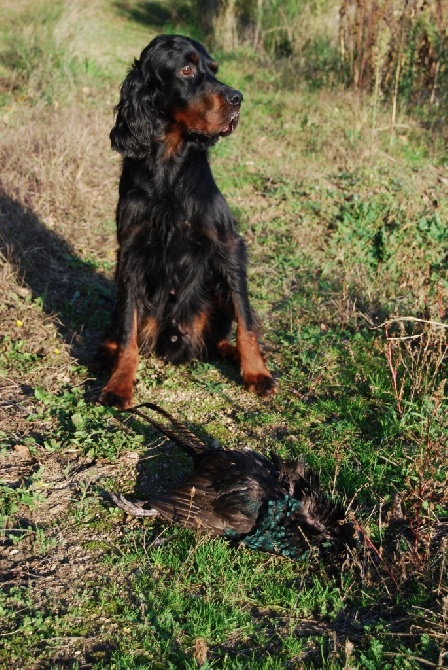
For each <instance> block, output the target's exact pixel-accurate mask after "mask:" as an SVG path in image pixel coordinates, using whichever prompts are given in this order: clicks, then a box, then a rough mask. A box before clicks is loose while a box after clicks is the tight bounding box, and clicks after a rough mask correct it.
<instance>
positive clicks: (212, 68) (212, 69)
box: [210, 60, 219, 74]
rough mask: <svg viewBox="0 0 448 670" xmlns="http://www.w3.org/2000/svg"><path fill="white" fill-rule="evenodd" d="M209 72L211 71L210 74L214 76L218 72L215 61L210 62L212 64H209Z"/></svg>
mask: <svg viewBox="0 0 448 670" xmlns="http://www.w3.org/2000/svg"><path fill="white" fill-rule="evenodd" d="M210 70H211V71H212V72H214V73H215V74H216V73H217V72H218V70H219V65H218V63H217V62H216V61H214V60H212V62H211V63H210Z"/></svg>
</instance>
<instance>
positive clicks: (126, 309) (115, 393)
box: [99, 282, 138, 409]
mask: <svg viewBox="0 0 448 670" xmlns="http://www.w3.org/2000/svg"><path fill="white" fill-rule="evenodd" d="M118 287H119V291H118V297H117V320H118V323H117V326H118V339H117V342H116V344H115V343H113V346H114V348H115V349H116V354H115V362H114V367H113V371H112V375H111V377H110V379H109V381H108V383H107V384H106V386H105V387H104V389H103V390H102V392H101V395H100V397H99V401H100V402H101V403H102V404H103V405H114V406H116V407H119V408H120V409H128V408H129V407H130V406H131V403H132V395H133V392H134V383H135V375H136V372H137V365H138V333H137V328H138V314H137V307H136V304H135V300H134V296H133V292H132V289H131V288H130V286H129V284H127V283H126V282H118ZM109 346H110V347H111V343H109ZM111 348H112V347H111Z"/></svg>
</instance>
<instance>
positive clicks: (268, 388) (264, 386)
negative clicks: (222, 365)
mask: <svg viewBox="0 0 448 670" xmlns="http://www.w3.org/2000/svg"><path fill="white" fill-rule="evenodd" d="M244 385H245V387H246V388H247V390H248V391H251V392H252V393H256V394H257V395H259V396H261V397H262V398H266V397H268V396H271V395H274V393H275V392H276V391H277V382H276V381H275V379H274V378H273V377H272V375H270V374H269V372H267V373H264V372H263V373H256V374H246V375H244Z"/></svg>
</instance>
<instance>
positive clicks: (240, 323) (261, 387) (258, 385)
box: [228, 238, 277, 396]
mask: <svg viewBox="0 0 448 670" xmlns="http://www.w3.org/2000/svg"><path fill="white" fill-rule="evenodd" d="M236 253H237V259H236V260H237V261H238V262H236V263H235V262H234V263H233V264H232V265H233V267H234V268H236V270H234V271H233V272H231V276H229V278H228V279H229V285H230V289H231V292H232V301H233V306H234V310H235V316H236V324H237V325H236V348H237V357H238V359H239V361H240V366H241V375H242V377H243V381H244V384H245V386H246V388H247V389H248V390H249V391H253V392H254V393H257V394H258V395H260V396H268V395H272V394H273V393H275V391H276V388H277V385H276V382H275V380H274V379H273V377H272V375H271V373H270V372H269V370H268V369H267V367H266V365H265V362H264V360H263V357H262V355H261V351H260V345H259V342H258V334H257V329H256V325H255V322H254V317H253V313H252V310H251V307H250V304H249V295H248V289H247V278H246V249H245V245H244V242H243V240H242V239H241V238H238V243H237V247H236Z"/></svg>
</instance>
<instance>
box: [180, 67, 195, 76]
mask: <svg viewBox="0 0 448 670" xmlns="http://www.w3.org/2000/svg"><path fill="white" fill-rule="evenodd" d="M180 73H181V75H183V76H184V77H193V76H194V74H195V68H194V67H193V66H192V65H186V66H185V67H183V68H182V70H181V71H180Z"/></svg>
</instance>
